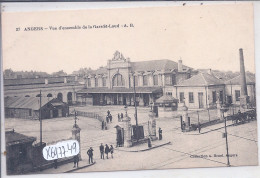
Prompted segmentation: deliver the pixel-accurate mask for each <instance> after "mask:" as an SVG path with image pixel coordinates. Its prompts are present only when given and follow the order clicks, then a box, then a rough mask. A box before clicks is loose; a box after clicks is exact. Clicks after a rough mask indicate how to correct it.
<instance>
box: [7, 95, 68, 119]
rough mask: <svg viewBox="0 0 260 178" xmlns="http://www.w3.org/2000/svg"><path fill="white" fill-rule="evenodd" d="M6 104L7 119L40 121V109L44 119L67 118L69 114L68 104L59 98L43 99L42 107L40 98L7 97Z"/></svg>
mask: <svg viewBox="0 0 260 178" xmlns="http://www.w3.org/2000/svg"><path fill="white" fill-rule="evenodd" d="M4 102H5V117H6V118H26V119H39V111H40V108H41V118H42V119H49V118H56V117H66V116H67V115H68V113H69V107H68V104H67V103H64V102H62V101H60V100H59V99H57V98H49V97H42V98H41V107H40V97H5V100H4Z"/></svg>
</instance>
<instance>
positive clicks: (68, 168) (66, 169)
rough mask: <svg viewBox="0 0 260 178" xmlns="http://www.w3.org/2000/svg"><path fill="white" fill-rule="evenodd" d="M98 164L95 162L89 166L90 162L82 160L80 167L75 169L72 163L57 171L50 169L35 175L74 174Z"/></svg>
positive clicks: (60, 167) (62, 166) (59, 167)
mask: <svg viewBox="0 0 260 178" xmlns="http://www.w3.org/2000/svg"><path fill="white" fill-rule="evenodd" d="M95 163H96V162H95V161H94V163H93V164H89V163H88V160H87V159H86V160H81V161H79V167H77V168H73V166H74V163H73V162H71V163H67V164H63V165H61V166H58V168H57V169H54V168H50V169H45V170H43V171H37V172H34V173H35V174H53V173H55V174H58V173H69V172H74V171H76V170H79V169H83V168H86V167H89V166H92V165H94V164H95Z"/></svg>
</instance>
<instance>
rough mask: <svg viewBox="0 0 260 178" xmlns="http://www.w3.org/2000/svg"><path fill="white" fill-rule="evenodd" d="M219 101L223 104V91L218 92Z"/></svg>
mask: <svg viewBox="0 0 260 178" xmlns="http://www.w3.org/2000/svg"><path fill="white" fill-rule="evenodd" d="M219 101H220V102H221V103H223V91H222V90H221V91H219Z"/></svg>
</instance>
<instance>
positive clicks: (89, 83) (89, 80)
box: [88, 78, 91, 87]
mask: <svg viewBox="0 0 260 178" xmlns="http://www.w3.org/2000/svg"><path fill="white" fill-rule="evenodd" d="M88 87H91V78H88Z"/></svg>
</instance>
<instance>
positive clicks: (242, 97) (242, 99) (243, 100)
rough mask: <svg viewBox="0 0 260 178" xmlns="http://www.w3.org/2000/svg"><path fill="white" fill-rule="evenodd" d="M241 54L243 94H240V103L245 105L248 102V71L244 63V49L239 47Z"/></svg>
mask: <svg viewBox="0 0 260 178" xmlns="http://www.w3.org/2000/svg"><path fill="white" fill-rule="evenodd" d="M239 55H240V85H241V95H240V105H241V106H245V105H247V103H248V96H247V86H246V72H245V64H244V56H243V49H242V48H240V49H239Z"/></svg>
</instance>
